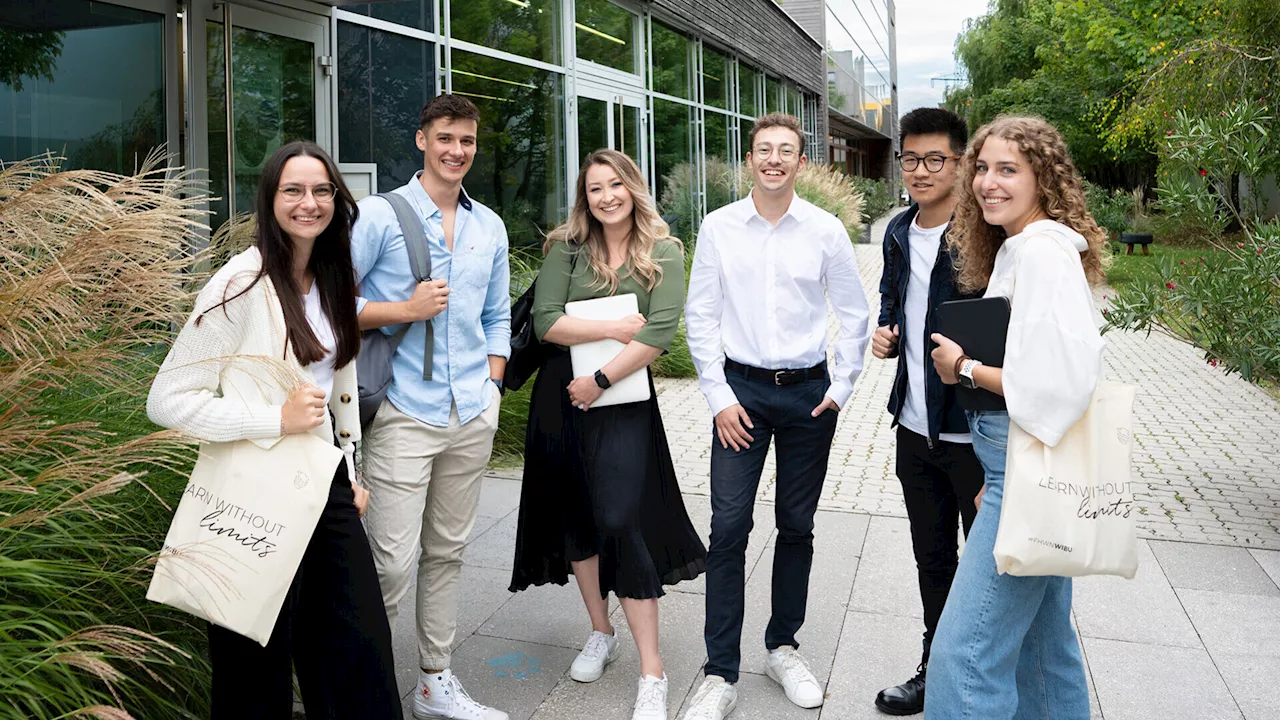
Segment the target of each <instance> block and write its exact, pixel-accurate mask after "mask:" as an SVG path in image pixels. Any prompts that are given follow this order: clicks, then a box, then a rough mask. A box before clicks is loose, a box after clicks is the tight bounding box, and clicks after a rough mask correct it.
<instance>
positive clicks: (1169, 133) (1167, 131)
mask: <svg viewBox="0 0 1280 720" xmlns="http://www.w3.org/2000/svg"><path fill="white" fill-rule="evenodd" d="M1164 136H1165V137H1173V131H1172V130H1165V131H1164Z"/></svg>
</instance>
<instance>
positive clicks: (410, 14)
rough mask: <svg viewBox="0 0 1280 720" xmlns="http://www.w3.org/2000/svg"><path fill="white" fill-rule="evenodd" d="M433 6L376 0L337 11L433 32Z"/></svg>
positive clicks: (426, 1) (428, 0)
mask: <svg viewBox="0 0 1280 720" xmlns="http://www.w3.org/2000/svg"><path fill="white" fill-rule="evenodd" d="M434 6H435V2H434V0H378V2H370V3H358V4H357V3H348V4H346V5H340V6H339V9H340V10H346V11H348V12H353V13H356V14H358V15H365V16H367V17H374V18H377V19H379V20H386V21H387V22H393V23H396V24H397V25H408V26H409V27H411V28H417V29H419V30H426V31H427V32H433V31H434V30H435V29H436V18H435V7H434ZM379 187H381V186H379Z"/></svg>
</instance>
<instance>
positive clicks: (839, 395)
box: [827, 383, 853, 410]
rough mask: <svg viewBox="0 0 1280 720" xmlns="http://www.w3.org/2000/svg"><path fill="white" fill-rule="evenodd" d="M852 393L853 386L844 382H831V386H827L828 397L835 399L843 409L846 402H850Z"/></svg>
mask: <svg viewBox="0 0 1280 720" xmlns="http://www.w3.org/2000/svg"><path fill="white" fill-rule="evenodd" d="M852 395H853V388H852V387H849V386H847V385H845V384H844V383H831V387H829V388H827V397H829V398H831V399H832V400H834V401H835V403H836V405H839V406H840V409H841V410H843V409H844V406H845V404H846V403H848V402H849V398H850V396H852Z"/></svg>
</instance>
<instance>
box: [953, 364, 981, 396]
mask: <svg viewBox="0 0 1280 720" xmlns="http://www.w3.org/2000/svg"><path fill="white" fill-rule="evenodd" d="M980 365H982V363H981V362H980V361H978V360H974V359H973V358H969V359H968V360H965V361H964V362H963V363H962V364H961V365H960V373H959V376H958V379H959V380H960V387H965V388H969V389H970V390H974V389H976V388H977V387H978V384H977V383H976V382H974V379H973V371H974V370H975V369H976V368H977V367H978V366H980Z"/></svg>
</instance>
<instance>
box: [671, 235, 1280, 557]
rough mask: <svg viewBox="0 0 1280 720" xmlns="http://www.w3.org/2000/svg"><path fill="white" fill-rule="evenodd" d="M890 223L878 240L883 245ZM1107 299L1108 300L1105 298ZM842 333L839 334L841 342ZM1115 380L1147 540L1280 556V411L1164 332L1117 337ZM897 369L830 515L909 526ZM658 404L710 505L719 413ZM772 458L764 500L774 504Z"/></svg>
mask: <svg viewBox="0 0 1280 720" xmlns="http://www.w3.org/2000/svg"><path fill="white" fill-rule="evenodd" d="M886 223H887V220H881V221H880V222H878V223H876V226H875V228H874V229H873V231H872V237H875V238H881V237H884V227H885V225H886ZM856 252H857V257H858V264H859V268H860V270H861V275H862V284H863V287H864V288H865V289H866V291H867V297H868V302H869V304H870V306H871V309H872V319H873V321H874V319H875V317H876V315H877V310H878V308H879V306H880V298H879V291H878V288H879V285H880V272H881V267H882V265H883V258H882V255H881V251H880V246H879V245H878V244H872V245H858V246H856ZM1106 292H1107V291H1102V292H1099V293H1098V295H1099V297H1098V299H1099V301H1100V302H1101V296H1103V295H1105V294H1106ZM835 328H836V325H835V323H834V319H833V324H832V333H833V334H834V332H835ZM1106 339H1107V352H1106V356H1105V365H1106V375H1107V377H1108V378H1109V379H1112V380H1117V381H1121V382H1126V383H1131V384H1135V385H1138V386H1139V392H1138V401H1137V405H1136V407H1135V415H1136V417H1135V428H1134V430H1135V435H1136V440H1137V444H1136V445H1135V448H1134V470H1135V473H1134V480H1135V481H1137V482H1138V483H1139V489H1138V492H1137V495H1138V501H1139V505H1140V508H1139V511H1140V512H1141V513H1142V518H1141V520H1140V521H1139V529H1140V532H1141V533H1142V534H1143V536H1145V537H1148V538H1154V539H1166V540H1187V541H1193V542H1204V543H1213V544H1220V545H1235V546H1241V547H1259V548H1272V549H1275V548H1280V484H1278V483H1276V481H1275V479H1274V478H1275V476H1276V472H1275V466H1276V460H1275V457H1276V453H1277V450H1280V402H1277V401H1276V400H1275V399H1273V398H1272V397H1271V396H1269V395H1268V394H1267V393H1266V392H1264V391H1263V390H1260V389H1259V388H1257V387H1255V386H1253V385H1252V384H1250V383H1248V382H1245V381H1244V380H1242V379H1240V378H1239V377H1236V376H1232V377H1228V376H1226V375H1224V374H1223V373H1222V372H1220V371H1218V370H1217V369H1215V368H1212V367H1210V366H1209V365H1208V364H1207V363H1205V361H1204V359H1203V357H1202V356H1201V354H1200V352H1199V351H1198V350H1196V349H1195V348H1194V347H1192V346H1191V345H1189V344H1187V343H1185V342H1183V341H1181V340H1177V339H1174V338H1170V337H1166V336H1163V335H1160V334H1157V333H1152V334H1151V335H1149V336H1148V335H1146V334H1143V333H1127V332H1112V333H1108V334H1107V335H1106ZM894 367H895V365H894V363H893V362H892V361H881V360H877V359H875V358H873V357H872V356H871V353H870V350H868V352H867V357H866V362H865V365H864V369H863V372H862V375H861V376H860V377H859V378H858V381H857V385H856V387H855V389H854V393H853V397H852V398H851V399H850V401H849V404H848V406H847V407H846V408H844V410H843V411H842V412H841V418H840V423H839V426H838V429H837V431H836V440H835V444H834V446H833V447H832V452H831V464H830V467H829V469H828V474H827V482H826V485H825V487H824V488H823V493H822V499H821V503H820V507H821V508H822V509H824V510H838V511H846V512H860V513H867V514H870V515H885V516H893V517H905V515H906V512H905V510H904V508H903V504H902V490H901V488H900V486H899V484H898V480H897V478H896V476H895V475H894V474H893V447H894V437H893V435H894V431H893V430H892V429H891V428H890V417H889V415H888V413H887V412H886V411H885V404H886V401H887V398H888V396H889V389H890V386H891V385H892V383H893V374H894ZM657 386H658V393H659V398H658V399H659V405H660V406H661V408H662V417H663V422H664V423H665V425H666V428H667V434H668V441H669V442H670V444H671V451H672V455H673V457H674V458H675V462H676V470H677V472H678V474H679V476H680V483H681V489H682V490H684V492H686V493H688V494H695V495H707V494H709V488H708V483H709V478H708V473H709V467H710V455H711V450H710V447H711V446H710V443H711V414H710V411H709V410H708V408H707V404H706V401H705V400H704V398H703V396H702V393H701V392H700V391H699V390H698V384H697V381H696V380H685V379H680V380H675V379H660V380H659V381H658V382H657ZM774 470H775V465H774V462H773V454H772V452H771V453H770V457H769V460H768V461H767V463H766V465H765V476H764V478H762V480H761V483H760V490H759V497H760V498H761V499H764V500H769V499H770V498H772V496H773V479H774Z"/></svg>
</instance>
